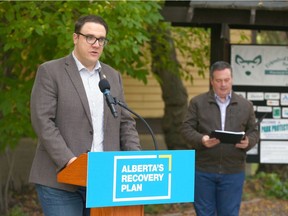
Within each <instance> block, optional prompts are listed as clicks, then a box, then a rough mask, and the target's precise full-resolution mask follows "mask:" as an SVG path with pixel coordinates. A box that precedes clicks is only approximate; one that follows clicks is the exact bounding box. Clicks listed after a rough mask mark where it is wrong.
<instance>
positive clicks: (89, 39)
mask: <svg viewBox="0 0 288 216" xmlns="http://www.w3.org/2000/svg"><path fill="white" fill-rule="evenodd" d="M76 34H78V35H82V36H83V37H85V38H86V41H87V43H89V44H91V45H93V44H95V43H96V42H97V41H98V44H99V46H105V45H106V44H107V43H108V39H106V38H97V37H95V36H93V35H85V34H82V33H80V32H78V33H76Z"/></svg>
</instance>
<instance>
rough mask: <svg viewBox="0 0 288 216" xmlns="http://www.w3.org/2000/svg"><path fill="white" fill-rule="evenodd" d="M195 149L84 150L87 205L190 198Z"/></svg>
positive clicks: (155, 202) (192, 185) (156, 202)
mask: <svg viewBox="0 0 288 216" xmlns="http://www.w3.org/2000/svg"><path fill="white" fill-rule="evenodd" d="M194 173H195V151H194V150H177V151H169V150H167V151H166V150H165V151H121V152H90V153H88V177H87V202H86V206H87V207H88V208H93V207H105V206H125V205H145V204H161V203H179V202H194Z"/></svg>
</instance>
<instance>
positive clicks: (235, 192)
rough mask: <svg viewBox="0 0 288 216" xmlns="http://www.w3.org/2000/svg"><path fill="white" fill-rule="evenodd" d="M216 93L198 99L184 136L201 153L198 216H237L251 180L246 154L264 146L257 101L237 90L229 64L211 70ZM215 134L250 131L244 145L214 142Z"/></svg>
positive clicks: (185, 124) (197, 181)
mask: <svg viewBox="0 0 288 216" xmlns="http://www.w3.org/2000/svg"><path fill="white" fill-rule="evenodd" d="M210 82H211V85H212V89H211V91H209V92H206V93H204V94H201V95H199V96H196V97H194V98H192V100H191V101H190V103H189V107H188V112H187V116H186V118H185V119H184V122H183V125H182V134H183V137H184V138H185V139H186V140H187V141H188V143H189V144H190V145H191V146H192V148H193V149H195V150H196V171H195V199H194V200H195V202H194V207H195V210H196V213H197V216H215V215H218V216H237V215H238V212H239V208H240V203H241V196H242V188H243V183H244V179H245V173H244V170H245V160H246V152H247V151H248V150H249V149H251V148H252V147H253V146H255V144H256V143H257V141H258V136H259V135H258V130H257V125H256V120H255V114H254V109H253V105H252V103H251V102H249V101H248V100H246V99H245V98H243V97H242V96H239V95H237V94H235V93H234V92H233V91H232V68H231V66H230V64H228V63H227V62H223V61H219V62H216V63H214V64H213V65H212V66H211V69H210ZM214 130H225V131H233V132H241V131H244V132H245V138H244V139H243V140H241V141H240V142H239V143H236V144H234V143H221V142H220V140H219V139H216V138H211V137H210V134H211V132H212V131H214Z"/></svg>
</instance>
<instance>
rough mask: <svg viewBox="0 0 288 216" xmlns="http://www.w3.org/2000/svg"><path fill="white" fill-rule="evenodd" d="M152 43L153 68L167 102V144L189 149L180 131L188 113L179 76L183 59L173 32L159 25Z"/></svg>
mask: <svg viewBox="0 0 288 216" xmlns="http://www.w3.org/2000/svg"><path fill="white" fill-rule="evenodd" d="M167 42H168V45H169V46H167ZM165 44H166V45H165ZM151 47H152V48H151V53H152V72H153V73H154V75H156V76H157V77H158V78H159V83H160V86H161V90H162V98H163V101H164V104H165V108H164V116H163V119H162V129H163V132H164V137H165V142H166V145H167V148H168V149H170V150H176V149H187V145H186V144H185V141H184V140H183V138H182V137H181V135H180V126H181V124H182V121H183V118H184V115H185V113H186V109H187V98H188V96H187V91H186V89H185V87H184V85H183V83H182V80H181V77H180V76H179V74H180V73H179V68H178V65H179V63H178V61H177V58H176V51H175V47H174V43H173V40H172V39H171V35H170V32H166V31H161V28H159V29H158V30H157V35H155V37H153V38H152V41H151ZM167 61H168V62H167Z"/></svg>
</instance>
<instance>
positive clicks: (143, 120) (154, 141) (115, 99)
mask: <svg viewBox="0 0 288 216" xmlns="http://www.w3.org/2000/svg"><path fill="white" fill-rule="evenodd" d="M114 101H115V105H116V104H118V105H119V106H121V107H123V108H124V109H126V110H128V111H129V112H131V113H133V114H134V115H135V116H137V117H138V118H139V119H141V121H142V122H144V124H145V125H146V127H147V128H148V130H149V132H150V134H151V136H152V139H153V143H154V148H155V150H158V144H157V141H156V139H155V135H154V133H153V131H152V129H151V127H150V126H149V124H148V123H147V122H146V121H145V119H144V118H142V117H141V116H140V115H138V114H137V113H135V112H134V111H133V110H131V109H130V108H128V107H127V106H126V105H125V104H124V103H123V102H121V101H119V100H117V98H115V97H114Z"/></svg>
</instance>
